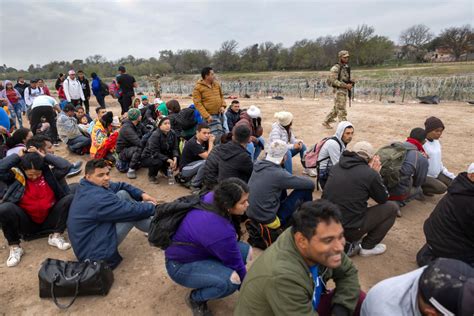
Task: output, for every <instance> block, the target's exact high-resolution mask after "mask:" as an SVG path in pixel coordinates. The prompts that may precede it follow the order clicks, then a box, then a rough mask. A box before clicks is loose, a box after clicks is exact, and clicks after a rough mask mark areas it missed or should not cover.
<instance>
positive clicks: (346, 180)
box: [322, 150, 388, 229]
mask: <svg viewBox="0 0 474 316" xmlns="http://www.w3.org/2000/svg"><path fill="white" fill-rule="evenodd" d="M322 198H323V199H327V200H329V201H331V202H333V203H335V204H337V205H338V206H339V207H340V208H341V212H342V226H344V228H355V229H357V228H360V227H361V226H362V224H363V223H364V219H365V214H366V210H367V201H368V199H369V198H372V199H374V200H375V202H377V203H379V204H382V203H385V202H387V200H388V192H387V188H386V187H385V185H384V184H383V181H382V177H381V176H380V174H379V173H378V172H376V171H375V170H373V169H372V168H370V167H369V164H368V163H367V161H366V160H365V159H364V158H362V157H360V156H358V155H357V154H356V153H354V152H351V151H347V150H346V151H344V152H343V153H342V156H341V159H340V160H339V163H337V164H336V165H335V166H333V167H332V168H331V171H330V172H329V178H328V181H327V182H326V186H325V187H324V192H323V195H322Z"/></svg>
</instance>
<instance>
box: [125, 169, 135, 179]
mask: <svg viewBox="0 0 474 316" xmlns="http://www.w3.org/2000/svg"><path fill="white" fill-rule="evenodd" d="M127 177H128V178H129V179H136V178H137V173H136V172H135V170H133V169H128V171H127Z"/></svg>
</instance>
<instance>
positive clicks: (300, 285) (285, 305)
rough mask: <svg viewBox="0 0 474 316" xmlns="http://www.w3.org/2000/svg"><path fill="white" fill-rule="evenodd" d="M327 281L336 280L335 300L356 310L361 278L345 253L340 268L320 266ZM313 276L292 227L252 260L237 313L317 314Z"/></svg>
mask: <svg viewBox="0 0 474 316" xmlns="http://www.w3.org/2000/svg"><path fill="white" fill-rule="evenodd" d="M319 273H320V275H322V278H323V281H324V283H325V284H326V282H327V281H328V280H329V279H333V280H334V282H335V283H336V289H335V295H334V297H333V300H332V304H339V305H342V306H344V307H346V308H348V309H349V310H351V311H352V312H353V311H354V310H355V307H356V304H357V301H358V298H359V290H360V286H359V278H358V275H357V269H356V267H355V266H354V265H353V264H352V261H351V260H350V259H349V258H348V257H347V256H346V255H345V254H343V257H342V264H341V266H340V267H339V268H337V269H334V270H331V269H328V268H326V267H320V269H319ZM313 291H314V285H313V278H312V277H311V273H310V270H309V267H308V265H307V264H306V263H305V261H304V259H303V257H302V256H301V255H300V253H299V252H298V250H297V248H296V245H295V241H294V238H293V234H292V233H291V228H288V229H287V230H286V231H285V232H284V233H283V234H282V235H280V237H278V240H277V241H276V243H275V244H273V245H272V246H271V247H270V248H268V249H267V250H265V252H264V253H263V254H262V255H260V257H259V258H257V260H255V262H254V263H253V264H252V266H251V268H250V271H249V272H248V273H247V276H246V277H245V280H244V282H243V284H242V287H241V289H240V295H239V300H238V302H237V306H236V309H235V311H234V315H236V316H251V315H259V316H267V315H298V316H303V315H317V313H316V311H315V310H314V309H313V306H312V296H313Z"/></svg>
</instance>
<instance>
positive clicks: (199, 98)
mask: <svg viewBox="0 0 474 316" xmlns="http://www.w3.org/2000/svg"><path fill="white" fill-rule="evenodd" d="M193 102H194V106H195V107H196V109H197V110H198V111H199V113H201V116H202V118H203V119H205V120H207V119H208V118H209V116H210V115H214V114H219V110H220V108H221V107H225V106H226V104H225V101H224V95H223V94H222V88H221V85H220V84H219V83H217V82H216V81H214V82H213V83H212V85H211V86H209V85H208V84H207V83H206V82H205V81H204V80H203V79H201V80H199V81H198V82H197V83H196V85H195V86H194V91H193Z"/></svg>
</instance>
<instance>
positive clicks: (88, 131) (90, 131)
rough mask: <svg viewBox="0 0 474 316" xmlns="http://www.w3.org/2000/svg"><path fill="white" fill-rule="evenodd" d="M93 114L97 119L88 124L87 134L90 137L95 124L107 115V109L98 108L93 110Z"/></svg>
mask: <svg viewBox="0 0 474 316" xmlns="http://www.w3.org/2000/svg"><path fill="white" fill-rule="evenodd" d="M95 113H96V114H97V118H95V119H93V120H92V122H91V123H90V124H89V129H88V130H87V133H88V134H89V135H92V130H93V129H94V126H95V123H97V121H98V120H100V118H101V117H102V115H104V114H105V113H107V109H106V108H105V107H102V106H98V107H96V108H95Z"/></svg>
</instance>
